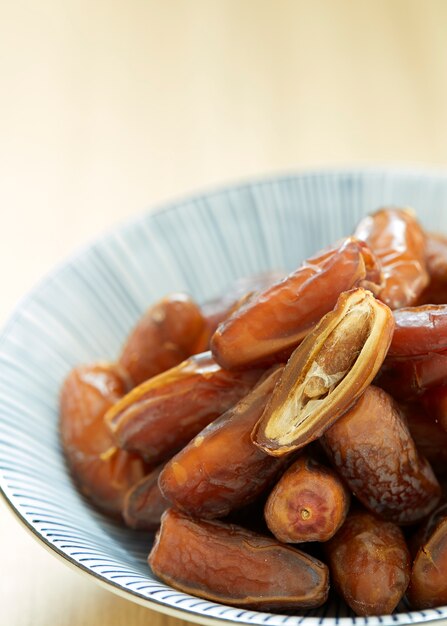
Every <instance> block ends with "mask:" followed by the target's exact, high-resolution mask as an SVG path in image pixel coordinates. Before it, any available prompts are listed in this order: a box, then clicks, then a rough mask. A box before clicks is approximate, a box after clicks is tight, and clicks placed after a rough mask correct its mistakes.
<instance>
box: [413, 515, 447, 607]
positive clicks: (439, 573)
mask: <svg viewBox="0 0 447 626" xmlns="http://www.w3.org/2000/svg"><path fill="white" fill-rule="evenodd" d="M408 599H409V601H410V604H411V606H412V607H413V608H415V609H429V608H433V607H436V606H442V605H444V604H447V517H446V516H441V518H440V520H439V521H438V523H437V524H436V526H435V528H434V530H433V531H432V532H431V533H430V534H429V536H428V537H426V538H425V539H424V541H423V542H422V545H421V547H420V548H419V550H418V552H417V554H416V558H415V559H414V563H413V569H412V572H411V580H410V586H409V589H408Z"/></svg>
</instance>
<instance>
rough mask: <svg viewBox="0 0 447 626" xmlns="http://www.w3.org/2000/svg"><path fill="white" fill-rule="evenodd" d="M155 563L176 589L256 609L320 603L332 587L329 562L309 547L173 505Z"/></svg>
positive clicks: (152, 558) (155, 551)
mask: <svg viewBox="0 0 447 626" xmlns="http://www.w3.org/2000/svg"><path fill="white" fill-rule="evenodd" d="M149 565H150V566H151V568H152V571H153V572H154V574H156V576H158V577H159V578H161V580H163V581H164V582H165V583H167V584H168V585H171V586H172V587H174V588H175V589H180V591H183V592H185V593H190V594H193V595H195V596H199V597H201V598H207V599H208V600H212V601H214V602H223V603H224V604H230V605H233V606H240V607H246V608H252V609H261V610H266V609H269V610H289V609H301V608H311V607H317V606H320V605H321V604H323V603H324V602H325V601H326V598H327V595H328V590H329V578H328V571H327V567H326V566H325V565H324V564H323V563H321V561H318V560H317V559H314V558H312V557H311V556H309V555H307V554H305V553H304V552H301V551H300V550H296V549H294V548H291V547H289V546H285V545H282V544H280V543H279V542H278V541H276V540H275V539H270V538H268V537H263V536H262V535H258V534H257V533H254V532H251V531H249V530H245V529H243V528H241V527H239V526H234V525H232V524H224V523H222V522H214V521H204V520H194V519H192V518H189V517H186V516H185V515H183V514H182V513H179V512H177V511H174V510H172V509H169V510H168V511H167V512H166V513H165V514H164V515H163V518H162V522H161V528H160V530H159V532H158V534H157V537H156V539H155V543H154V546H153V548H152V551H151V553H150V555H149Z"/></svg>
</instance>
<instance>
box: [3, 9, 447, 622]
mask: <svg viewBox="0 0 447 626" xmlns="http://www.w3.org/2000/svg"><path fill="white" fill-rule="evenodd" d="M446 23H447V3H446V2H445V0H424V1H423V2H422V1H421V0H393V1H392V2H390V1H389V0H358V1H356V2H354V1H352V0H304V1H301V0H290V1H289V0H271V1H270V0H160V1H158V2H157V1H156V0H128V1H127V2H125V1H124V0H121V1H120V0H115V1H113V2H110V0H96V1H95V2H91V1H89V0H80V1H79V0H76V1H75V0H64V2H58V1H56V0H41V1H40V2H33V1H32V0H20V1H19V2H11V3H4V6H3V7H2V19H1V22H0V74H1V76H2V97H1V99H0V137H1V141H0V177H1V184H0V284H1V286H2V290H1V298H0V321H4V320H5V319H6V317H7V316H8V315H9V314H10V312H11V310H12V308H13V306H14V304H15V302H16V301H17V300H18V299H19V297H20V296H21V295H22V294H23V293H25V292H26V291H27V290H28V289H29V288H30V286H31V285H32V284H33V283H34V282H35V281H36V280H38V278H39V277H40V276H41V275H42V274H43V273H45V272H46V271H47V270H49V268H50V267H52V266H53V265H54V264H55V263H57V262H58V261H59V260H60V259H61V258H63V257H64V256H66V254H67V253H69V252H71V251H72V250H73V249H75V248H76V247H77V246H79V245H81V244H83V243H85V242H86V241H88V240H90V239H91V238H93V237H94V236H96V235H97V234H98V233H100V232H101V231H103V230H104V229H107V228H109V227H110V226H112V225H113V224H114V223H117V222H119V221H120V220H122V219H125V218H127V217H128V216H131V215H133V214H135V213H136V212H138V211H140V210H141V209H143V208H144V207H146V206H150V205H153V204H157V203H159V202H161V201H163V200H165V199H169V198H175V197H179V196H181V195H182V194H183V193H185V192H190V191H193V190H195V189H199V188H203V187H207V186H210V185H215V184H220V183H222V182H224V181H229V180H234V179H240V178H244V177H249V176H253V175H256V176H258V175H261V174H264V173H267V172H268V173H271V172H275V171H283V170H294V169H296V168H298V167H303V166H305V167H313V166H321V165H328V164H329V165H337V166H338V165H345V164H352V163H355V164H356V165H358V164H362V163H371V162H380V163H396V162H399V163H404V162H405V163H408V162H412V163H422V164H425V165H437V166H445V165H446V164H447V81H446V80H445V77H446V75H447V39H446V37H445V24H446ZM0 562H1V570H0V571H1V574H0V623H1V624H2V626H3V624H4V625H5V626H31V625H32V626H65V625H66V626H98V625H99V624H107V626H118V625H120V626H121V625H126V626H137V625H140V624H141V625H142V624H145V625H146V624H151V625H152V626H178V625H179V623H180V622H179V621H178V620H175V619H171V618H168V617H164V616H161V615H160V614H157V613H154V612H151V611H149V610H147V609H145V608H142V607H140V606H137V605H135V604H132V603H131V602H128V601H126V600H123V599H121V598H118V597H117V596H115V595H113V594H112V593H109V592H107V591H104V590H103V589H101V588H100V587H98V586H97V585H95V583H94V582H92V581H90V580H88V579H86V578H85V577H82V576H80V575H78V574H76V573H75V572H74V571H71V570H70V569H69V568H68V567H66V566H64V565H63V564H62V563H61V562H59V561H58V560H56V559H55V558H53V557H52V556H51V555H50V554H49V553H47V552H46V551H45V550H43V549H42V547H41V546H39V545H38V543H37V542H36V541H35V540H34V539H32V538H31V537H30V536H28V535H27V534H26V533H25V531H24V530H23V529H22V528H21V527H20V525H19V524H18V523H17V522H16V521H15V520H14V519H13V517H12V515H11V514H10V513H9V512H8V511H7V510H6V507H5V505H4V504H2V503H0Z"/></svg>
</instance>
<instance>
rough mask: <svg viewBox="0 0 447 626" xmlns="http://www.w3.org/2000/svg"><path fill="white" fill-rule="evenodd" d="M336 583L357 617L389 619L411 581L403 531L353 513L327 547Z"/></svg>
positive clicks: (370, 516)
mask: <svg viewBox="0 0 447 626" xmlns="http://www.w3.org/2000/svg"><path fill="white" fill-rule="evenodd" d="M325 548H326V553H327V555H328V559H329V569H330V572H331V576H332V580H333V582H334V584H335V586H336V587H337V589H338V590H339V592H340V593H341V595H342V596H343V598H344V599H345V601H346V603H347V604H348V605H349V606H350V607H351V609H352V610H353V611H354V612H355V613H356V614H357V615H389V614H390V613H392V612H393V611H394V609H395V608H396V606H397V605H398V604H399V601H400V600H401V598H402V597H403V595H404V593H405V591H406V589H407V586H408V582H409V580H410V571H411V560H410V553H409V551H408V548H407V546H406V543H405V539H404V536H403V534H402V531H401V530H400V528H399V527H398V526H396V525H395V524H393V523H391V522H385V521H383V520H381V519H379V518H377V517H376V516H374V515H371V514H370V513H366V512H363V511H358V512H355V513H351V514H350V515H349V516H348V518H347V520H346V522H345V523H344V525H343V526H342V528H341V530H339V531H338V533H337V534H336V535H335V537H334V538H333V539H331V540H330V541H329V542H328V543H327V544H325Z"/></svg>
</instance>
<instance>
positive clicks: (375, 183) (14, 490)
mask: <svg viewBox="0 0 447 626" xmlns="http://www.w3.org/2000/svg"><path fill="white" fill-rule="evenodd" d="M384 204H396V205H401V206H402V205H411V206H414V207H415V208H416V210H417V211H418V214H419V216H420V219H421V221H422V222H423V224H424V226H426V227H428V228H430V229H433V230H441V231H442V230H443V231H445V232H447V177H446V176H444V175H443V174H442V173H436V172H434V173H429V172H414V171H385V170H384V171H381V170H365V171H349V172H347V171H346V172H345V171H343V172H333V171H331V172H316V173H308V174H301V175H292V176H285V177H281V178H275V179H271V180H263V181H259V182H254V183H249V184H243V185H239V186H233V187H228V188H226V189H223V190H220V191H215V192H211V193H207V194H204V195H201V196H197V197H194V198H190V199H188V200H185V201H183V202H178V203H175V204H172V205H170V206H167V207H164V208H162V209H160V210H159V211H156V212H152V213H149V214H145V215H142V216H141V217H139V218H138V219H136V220H134V221H132V222H129V223H127V224H125V225H123V226H121V227H119V228H117V229H115V230H114V231H112V232H111V233H110V234H108V235H106V236H104V237H102V238H101V239H99V240H98V241H96V242H95V243H93V244H92V245H90V246H88V247H86V248H84V249H83V250H81V251H80V252H79V253H78V254H76V255H75V256H74V257H72V258H70V259H69V260H68V261H66V262H65V263H63V264H62V265H61V266H60V267H58V268H57V269H56V270H55V271H54V272H53V273H52V274H51V275H49V276H48V277H47V278H45V279H44V280H43V281H42V282H41V284H40V285H39V286H38V287H37V288H36V289H35V290H34V291H33V292H32V293H31V294H30V295H29V296H28V297H27V298H25V299H24V300H23V301H22V302H21V303H20V305H19V306H18V308H17V310H16V311H15V313H14V314H13V316H12V318H11V320H10V321H9V323H8V324H7V326H6V328H5V329H4V332H3V334H2V336H1V338H0V487H1V489H2V491H3V494H4V496H5V497H6V499H7V501H8V502H9V504H10V506H11V507H12V508H13V509H14V510H15V511H16V513H17V515H18V516H19V517H20V518H21V519H22V521H23V522H24V523H25V524H26V525H27V526H28V527H29V528H30V529H31V530H32V531H33V532H34V534H35V535H36V536H37V537H38V538H39V539H40V540H42V541H43V542H44V543H46V544H47V546H49V547H51V549H53V550H55V551H56V552H57V553H59V555H62V556H63V557H64V558H65V559H67V560H68V561H71V562H72V563H74V564H75V565H76V566H77V567H79V568H81V569H83V570H84V571H87V572H88V573H90V574H91V575H92V576H94V577H95V578H97V579H99V580H100V581H102V582H103V583H106V584H108V585H110V587H111V588H114V589H115V590H118V591H120V592H122V593H126V594H127V595H129V597H131V598H133V599H135V600H137V601H139V602H142V603H147V604H148V605H150V606H151V607H152V608H158V609H160V610H165V611H168V612H169V611H171V612H172V611H173V610H174V612H175V610H177V612H176V614H177V615H180V616H181V617H183V618H185V619H190V620H193V621H201V622H205V623H209V622H216V621H220V620H230V621H232V622H239V623H250V624H290V625H292V624H294V625H297V624H302V623H306V624H309V626H310V624H311V623H312V624H316V623H318V624H320V623H322V622H324V623H325V624H327V625H328V626H329V624H335V623H339V622H342V623H343V624H346V625H347V624H353V623H358V621H359V619H360V618H357V619H356V618H354V617H353V616H352V614H351V613H350V611H348V610H347V609H346V607H344V606H342V605H341V603H339V602H338V601H334V602H332V603H331V604H330V605H328V606H326V607H323V608H322V609H320V610H318V611H308V612H305V613H303V614H302V615H300V616H281V615H273V614H268V613H260V612H256V611H247V610H240V609H235V608H232V607H228V606H223V605H220V604H216V603H212V602H208V601H205V600H201V599H199V598H196V597H192V596H188V595H186V594H183V593H180V592H177V591H175V590H173V589H172V588H170V587H168V586H166V585H164V584H162V583H161V582H159V581H158V580H157V579H156V578H155V577H154V576H153V575H152V573H151V571H150V570H149V568H148V566H147V564H146V557H147V554H148V552H149V550H150V546H151V542H152V537H151V536H150V535H148V534H146V533H141V532H132V531H130V530H128V529H125V528H122V527H121V526H118V525H116V524H114V523H113V522H111V521H109V520H108V519H107V518H105V517H104V516H102V515H101V514H100V513H98V512H97V511H96V510H94V509H93V508H92V507H90V505H89V504H88V503H87V502H86V501H85V500H84V499H83V498H82V497H81V496H80V495H79V494H78V493H77V491H76V490H75V489H74V487H73V485H72V482H71V479H70V477H69V475H68V473H67V470H66V467H65V464H64V460H63V457H62V453H61V448H60V444H59V439H58V392H59V388H60V385H61V382H62V380H63V379H64V377H65V376H66V374H67V373H68V371H69V370H70V369H71V368H72V367H73V366H75V365H78V364H81V363H89V362H92V361H95V360H97V359H114V358H116V357H117V355H118V353H119V350H120V347H121V345H122V343H123V341H124V338H125V337H126V335H127V333H128V331H129V329H130V328H131V327H132V325H133V323H134V322H135V321H136V320H137V319H138V317H139V316H140V315H141V314H142V312H143V311H144V310H145V309H146V307H147V306H148V305H149V304H150V303H151V302H153V301H154V300H156V299H157V298H159V297H161V296H162V295H164V294H166V293H168V292H170V291H174V290H186V291H188V292H189V293H191V294H192V295H193V296H194V297H195V298H197V299H198V301H200V302H203V301H205V300H206V299H208V298H212V297H214V296H216V295H218V294H219V293H221V292H223V291H224V289H225V288H226V286H227V285H228V284H229V283H230V282H231V281H232V280H234V279H235V278H237V277H241V276H245V275H248V274H251V273H254V272H259V271H262V270H266V269H269V268H278V269H280V268H284V269H286V270H290V269H293V268H294V267H296V266H297V265H298V264H299V262H300V261H301V260H303V259H304V258H306V257H307V256H308V255H309V254H311V253H313V252H315V251H317V250H318V249H319V248H321V247H323V246H324V245H326V244H328V243H331V242H333V241H334V240H336V239H338V238H340V237H342V236H343V235H346V234H349V233H350V232H352V229H353V227H354V225H355V223H356V221H357V220H358V219H359V218H360V217H361V216H362V215H364V214H365V213H367V212H369V211H371V210H373V209H374V208H377V207H378V206H381V205H384ZM399 608H400V612H397V613H396V614H395V615H393V616H384V617H383V618H368V619H367V620H365V619H364V618H361V621H362V623H365V621H366V622H368V623H370V624H378V623H381V624H391V623H396V622H397V623H408V622H410V621H411V622H421V621H427V620H433V619H440V618H445V617H447V609H443V608H440V609H436V610H429V611H423V612H412V613H406V612H405V611H406V607H405V606H402V607H399ZM178 611H180V612H181V613H179V612H178Z"/></svg>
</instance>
